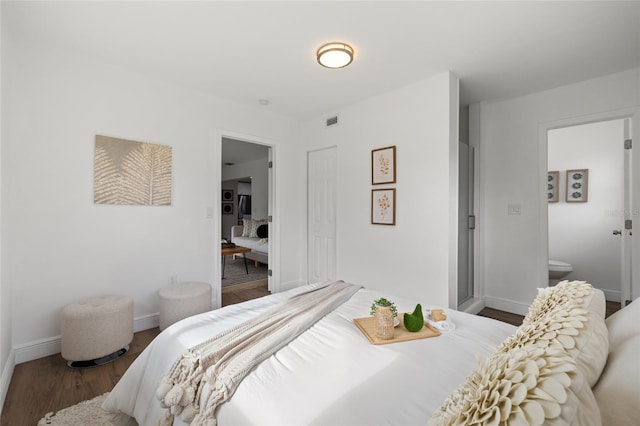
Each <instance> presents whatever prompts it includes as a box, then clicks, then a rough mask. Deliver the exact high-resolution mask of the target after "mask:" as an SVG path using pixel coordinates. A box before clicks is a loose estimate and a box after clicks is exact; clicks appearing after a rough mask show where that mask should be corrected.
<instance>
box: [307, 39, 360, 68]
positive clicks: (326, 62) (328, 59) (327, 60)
mask: <svg viewBox="0 0 640 426" xmlns="http://www.w3.org/2000/svg"><path fill="white" fill-rule="evenodd" d="M316 55H317V57H318V63H319V64H320V65H322V66H323V67H327V68H344V67H346V66H347V65H349V64H350V63H351V61H353V47H351V46H349V45H348V44H346V43H340V42H333V43H327V44H325V45H323V46H321V47H320V48H319V49H318V51H317V52H316Z"/></svg>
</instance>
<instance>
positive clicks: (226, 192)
mask: <svg viewBox="0 0 640 426" xmlns="http://www.w3.org/2000/svg"><path fill="white" fill-rule="evenodd" d="M222 201H230V202H233V189H223V190H222Z"/></svg>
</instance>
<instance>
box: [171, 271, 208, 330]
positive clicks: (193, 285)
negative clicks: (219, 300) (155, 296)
mask: <svg viewBox="0 0 640 426" xmlns="http://www.w3.org/2000/svg"><path fill="white" fill-rule="evenodd" d="M210 310H211V286H210V285H209V284H207V283H201V282H183V283H175V284H169V285H168V286H166V287H163V288H161V289H160V330H164V329H165V328H167V327H169V326H170V325H171V324H173V323H175V322H178V321H180V320H181V319H184V318H187V317H190V316H192V315H196V314H201V313H203V312H207V311H210Z"/></svg>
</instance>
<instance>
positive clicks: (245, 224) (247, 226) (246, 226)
mask: <svg viewBox="0 0 640 426" xmlns="http://www.w3.org/2000/svg"><path fill="white" fill-rule="evenodd" d="M252 226H253V219H242V235H241V237H248V236H249V234H250V233H251V227H252Z"/></svg>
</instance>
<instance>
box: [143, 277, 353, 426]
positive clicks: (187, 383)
mask: <svg viewBox="0 0 640 426" xmlns="http://www.w3.org/2000/svg"><path fill="white" fill-rule="evenodd" d="M359 289H360V286H357V285H354V284H347V283H345V282H343V281H336V282H333V283H327V284H325V285H323V286H321V287H319V288H315V289H313V290H311V291H308V292H305V293H301V294H298V295H295V296H293V297H291V298H289V299H287V300H284V301H282V302H280V303H279V304H277V305H276V306H274V307H273V308H271V309H270V310H268V311H267V312H265V313H264V314H262V315H259V316H258V317H256V318H254V319H251V320H249V321H246V322H244V323H242V324H239V325H237V326H236V327H233V328H231V329H229V330H227V331H225V332H222V333H220V334H218V335H217V336H215V337H213V338H212V339H209V340H207V341H205V342H203V343H200V344H199V345H196V346H194V347H192V348H191V349H189V350H188V351H187V352H186V353H184V354H183V355H182V357H181V358H180V359H179V360H178V361H176V363H175V364H174V365H173V367H172V368H171V371H170V372H169V375H168V376H165V377H164V378H163V379H162V382H161V383H160V386H159V387H158V390H157V392H156V396H157V397H158V399H159V400H160V401H161V404H162V405H163V407H165V408H167V412H166V415H165V418H164V419H162V421H160V422H159V424H160V425H161V426H165V425H166V426H169V425H171V424H172V423H173V416H174V415H179V416H180V417H181V418H182V420H184V421H185V422H187V423H191V424H192V425H193V426H201V425H207V426H209V425H215V424H216V411H217V409H218V407H220V405H221V404H222V403H224V402H225V401H227V400H228V399H229V398H230V397H231V395H233V392H234V391H235V389H236V388H237V386H238V385H239V384H240V382H241V381H242V379H243V378H244V377H245V376H246V375H247V374H248V373H249V372H250V371H251V370H252V369H253V368H254V367H255V366H257V365H258V364H259V363H260V362H262V361H263V360H265V359H266V358H268V357H269V356H271V355H272V354H273V353H275V352H276V351H277V350H278V349H280V348H282V347H283V346H285V345H286V344H287V343H289V342H290V341H292V340H293V339H295V338H296V337H297V336H298V335H300V334H301V333H302V332H304V331H305V330H306V329H308V328H309V327H311V326H312V325H313V324H314V323H315V322H317V321H318V320H319V319H321V318H322V317H324V316H325V315H326V314H328V313H329V312H331V311H333V310H334V309H335V308H337V307H338V306H340V305H342V304H343V303H344V302H346V301H347V300H349V299H350V298H351V296H353V295H354V294H355V293H356V292H357V291H358V290H359ZM204 383H207V384H208V385H209V387H210V389H211V393H210V394H209V396H208V397H207V400H206V403H205V404H204V406H203V407H200V406H199V401H200V395H201V393H202V388H203V384H204Z"/></svg>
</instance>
